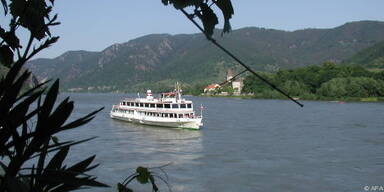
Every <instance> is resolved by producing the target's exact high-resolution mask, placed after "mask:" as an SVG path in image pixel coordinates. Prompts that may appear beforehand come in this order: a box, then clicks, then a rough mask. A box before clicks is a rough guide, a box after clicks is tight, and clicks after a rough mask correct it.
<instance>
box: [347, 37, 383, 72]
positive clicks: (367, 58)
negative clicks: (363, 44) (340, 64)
mask: <svg viewBox="0 0 384 192" xmlns="http://www.w3.org/2000/svg"><path fill="white" fill-rule="evenodd" d="M345 63H349V64H354V65H362V66H364V67H367V68H372V69H384V41H382V42H379V43H376V44H375V45H373V46H371V47H368V48H366V49H363V50H362V51H359V52H358V53H357V54H355V55H354V56H352V57H351V58H349V59H347V60H346V61H345Z"/></svg>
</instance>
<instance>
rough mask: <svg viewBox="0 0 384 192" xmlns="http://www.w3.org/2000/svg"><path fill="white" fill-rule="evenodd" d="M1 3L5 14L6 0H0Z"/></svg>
mask: <svg viewBox="0 0 384 192" xmlns="http://www.w3.org/2000/svg"><path fill="white" fill-rule="evenodd" d="M1 4H2V5H3V9H4V15H7V13H8V4H7V1H6V0H1Z"/></svg>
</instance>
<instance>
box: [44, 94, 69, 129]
mask: <svg viewBox="0 0 384 192" xmlns="http://www.w3.org/2000/svg"><path fill="white" fill-rule="evenodd" d="M68 100H69V98H66V99H65V100H64V101H63V102H61V103H60V104H59V106H58V107H57V108H56V110H55V111H54V112H53V113H52V115H51V116H50V117H49V121H48V120H47V121H48V122H49V126H50V127H51V129H56V130H52V131H54V132H58V131H60V130H61V126H62V125H63V124H64V122H65V121H66V120H67V119H68V118H69V116H70V115H71V113H72V110H73V107H74V106H73V101H69V102H68Z"/></svg>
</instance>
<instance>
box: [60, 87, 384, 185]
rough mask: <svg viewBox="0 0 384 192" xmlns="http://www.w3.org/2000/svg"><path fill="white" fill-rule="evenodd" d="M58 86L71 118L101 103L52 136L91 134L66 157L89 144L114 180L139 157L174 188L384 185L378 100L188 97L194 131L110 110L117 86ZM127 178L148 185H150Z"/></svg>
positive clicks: (84, 151)
mask: <svg viewBox="0 0 384 192" xmlns="http://www.w3.org/2000/svg"><path fill="white" fill-rule="evenodd" d="M64 96H70V97H71V99H72V100H74V101H75V106H76V108H75V110H74V114H73V116H72V118H78V117H81V116H84V115H86V114H87V112H91V111H93V110H96V109H98V108H100V107H105V109H104V110H103V111H102V112H100V113H99V114H97V116H96V118H95V119H94V120H92V121H91V122H90V123H89V124H87V125H85V126H83V127H81V128H78V129H76V130H71V131H67V132H65V133H62V134H60V135H59V136H60V138H62V139H63V140H65V139H84V138H88V137H93V136H98V137H97V138H96V139H94V140H92V141H89V142H87V143H83V144H80V145H78V146H75V147H73V148H71V151H70V159H71V161H78V160H81V159H84V158H86V157H88V156H91V155H93V154H96V155H97V156H96V159H95V162H96V163H99V164H100V166H99V167H98V168H96V169H95V170H94V171H92V174H95V175H97V176H98V180H100V181H103V182H105V183H107V184H109V185H111V186H113V187H115V185H116V183H117V182H122V181H123V180H124V179H125V177H127V176H129V175H130V174H132V173H134V171H135V168H136V167H137V166H147V167H159V166H163V165H167V166H165V167H164V168H163V170H164V171H165V172H166V173H167V175H168V180H167V181H168V183H169V184H170V187H171V190H172V191H173V192H178V191H194V192H196V191H197V192H206V191H228V192H231V191H241V192H246V191H250V192H251V191H252V192H253V191H312V192H313V191H318V192H325V191H348V192H349V191H350V192H354V191H355V192H363V191H365V190H364V188H365V187H366V186H384V154H383V152H384V103H338V102H315V101H302V102H303V103H304V105H305V107H304V108H300V107H298V106H297V105H295V104H294V103H292V102H290V101H284V100H251V99H234V98H211V97H187V99H190V100H193V102H194V104H195V106H200V104H202V105H204V107H205V109H204V120H203V122H204V126H203V128H202V129H201V130H199V131H193V130H183V129H169V128H160V127H153V126H144V125H137V124H130V123H126V122H122V121H117V120H112V119H110V118H109V110H110V107H111V106H112V104H114V103H118V102H119V100H120V99H122V98H124V97H127V95H124V94H65V93H64V94H62V95H61V98H63V97H64ZM153 171H154V172H156V173H157V174H159V175H162V177H163V178H166V175H164V173H163V172H162V171H161V170H159V169H153ZM157 182H158V183H159V184H160V188H161V191H168V188H167V186H166V185H163V184H161V183H162V182H161V180H160V179H157ZM130 186H131V187H132V188H134V189H136V190H138V191H151V188H150V186H149V185H136V184H134V183H132V185H130ZM86 191H114V189H91V190H86Z"/></svg>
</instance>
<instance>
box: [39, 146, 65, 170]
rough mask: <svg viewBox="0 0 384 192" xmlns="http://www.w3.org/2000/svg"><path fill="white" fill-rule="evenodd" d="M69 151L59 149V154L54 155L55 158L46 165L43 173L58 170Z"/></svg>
mask: <svg viewBox="0 0 384 192" xmlns="http://www.w3.org/2000/svg"><path fill="white" fill-rule="evenodd" d="M68 151H69V147H68V146H67V147H63V148H61V149H60V151H59V152H57V153H56V154H55V156H53V157H52V159H51V160H50V161H49V163H48V165H47V166H46V167H45V170H44V172H45V171H49V170H57V169H60V168H61V166H62V164H63V161H64V159H65V158H66V157H67V154H68Z"/></svg>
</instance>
